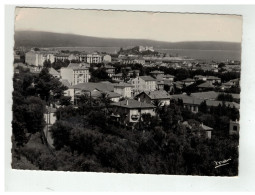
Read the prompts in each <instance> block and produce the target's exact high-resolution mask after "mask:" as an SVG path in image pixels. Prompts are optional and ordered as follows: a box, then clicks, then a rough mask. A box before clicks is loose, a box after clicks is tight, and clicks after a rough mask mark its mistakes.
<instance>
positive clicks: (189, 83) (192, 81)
mask: <svg viewBox="0 0 255 195" xmlns="http://www.w3.org/2000/svg"><path fill="white" fill-rule="evenodd" d="M181 82H182V83H183V84H185V85H192V84H193V83H195V80H194V79H191V78H187V79H185V80H182V81H181Z"/></svg>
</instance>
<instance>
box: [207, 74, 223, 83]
mask: <svg viewBox="0 0 255 195" xmlns="http://www.w3.org/2000/svg"><path fill="white" fill-rule="evenodd" d="M206 81H207V82H209V83H211V84H214V83H216V82H218V83H221V79H220V78H219V77H215V76H208V77H206Z"/></svg>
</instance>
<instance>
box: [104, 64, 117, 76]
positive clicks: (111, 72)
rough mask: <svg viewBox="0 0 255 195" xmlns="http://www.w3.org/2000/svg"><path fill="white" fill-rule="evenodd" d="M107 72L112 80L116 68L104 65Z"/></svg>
mask: <svg viewBox="0 0 255 195" xmlns="http://www.w3.org/2000/svg"><path fill="white" fill-rule="evenodd" d="M104 68H105V71H106V72H107V74H108V76H109V77H110V78H111V77H112V76H113V75H115V67H113V66H110V65H104Z"/></svg>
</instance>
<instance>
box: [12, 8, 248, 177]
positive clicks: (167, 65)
mask: <svg viewBox="0 0 255 195" xmlns="http://www.w3.org/2000/svg"><path fill="white" fill-rule="evenodd" d="M242 25H243V17H242V15H237V14H210V13H208V14H205V13H203V14H202V13H173V12H153V11H128V10H120V11H117V10H101V9H100V10H99V9H98V10H96V9H94V10H89V9H65V8H39V7H37V8H36V7H34V8H32V7H16V8H15V26H14V31H15V32H14V47H13V78H12V80H13V91H12V121H11V128H12V137H11V143H12V146H11V147H12V148H11V158H12V159H11V167H12V169H14V170H34V171H38V172H39V171H59V172H84V173H86V172H97V173H125V174H152V175H184V176H224V177H235V176H238V175H239V134H240V133H241V132H242V130H241V128H240V124H239V121H240V117H242V116H241V115H240V94H241V91H242V87H241V71H242V59H241V54H242V47H241V45H242V33H243V28H242Z"/></svg>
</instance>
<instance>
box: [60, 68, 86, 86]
mask: <svg viewBox="0 0 255 195" xmlns="http://www.w3.org/2000/svg"><path fill="white" fill-rule="evenodd" d="M60 75H61V78H62V79H66V80H68V82H69V83H70V84H71V85H77V84H78V83H87V82H89V79H90V74H89V65H87V64H84V63H70V64H69V65H68V67H66V68H63V67H62V68H61V69H60Z"/></svg>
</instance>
